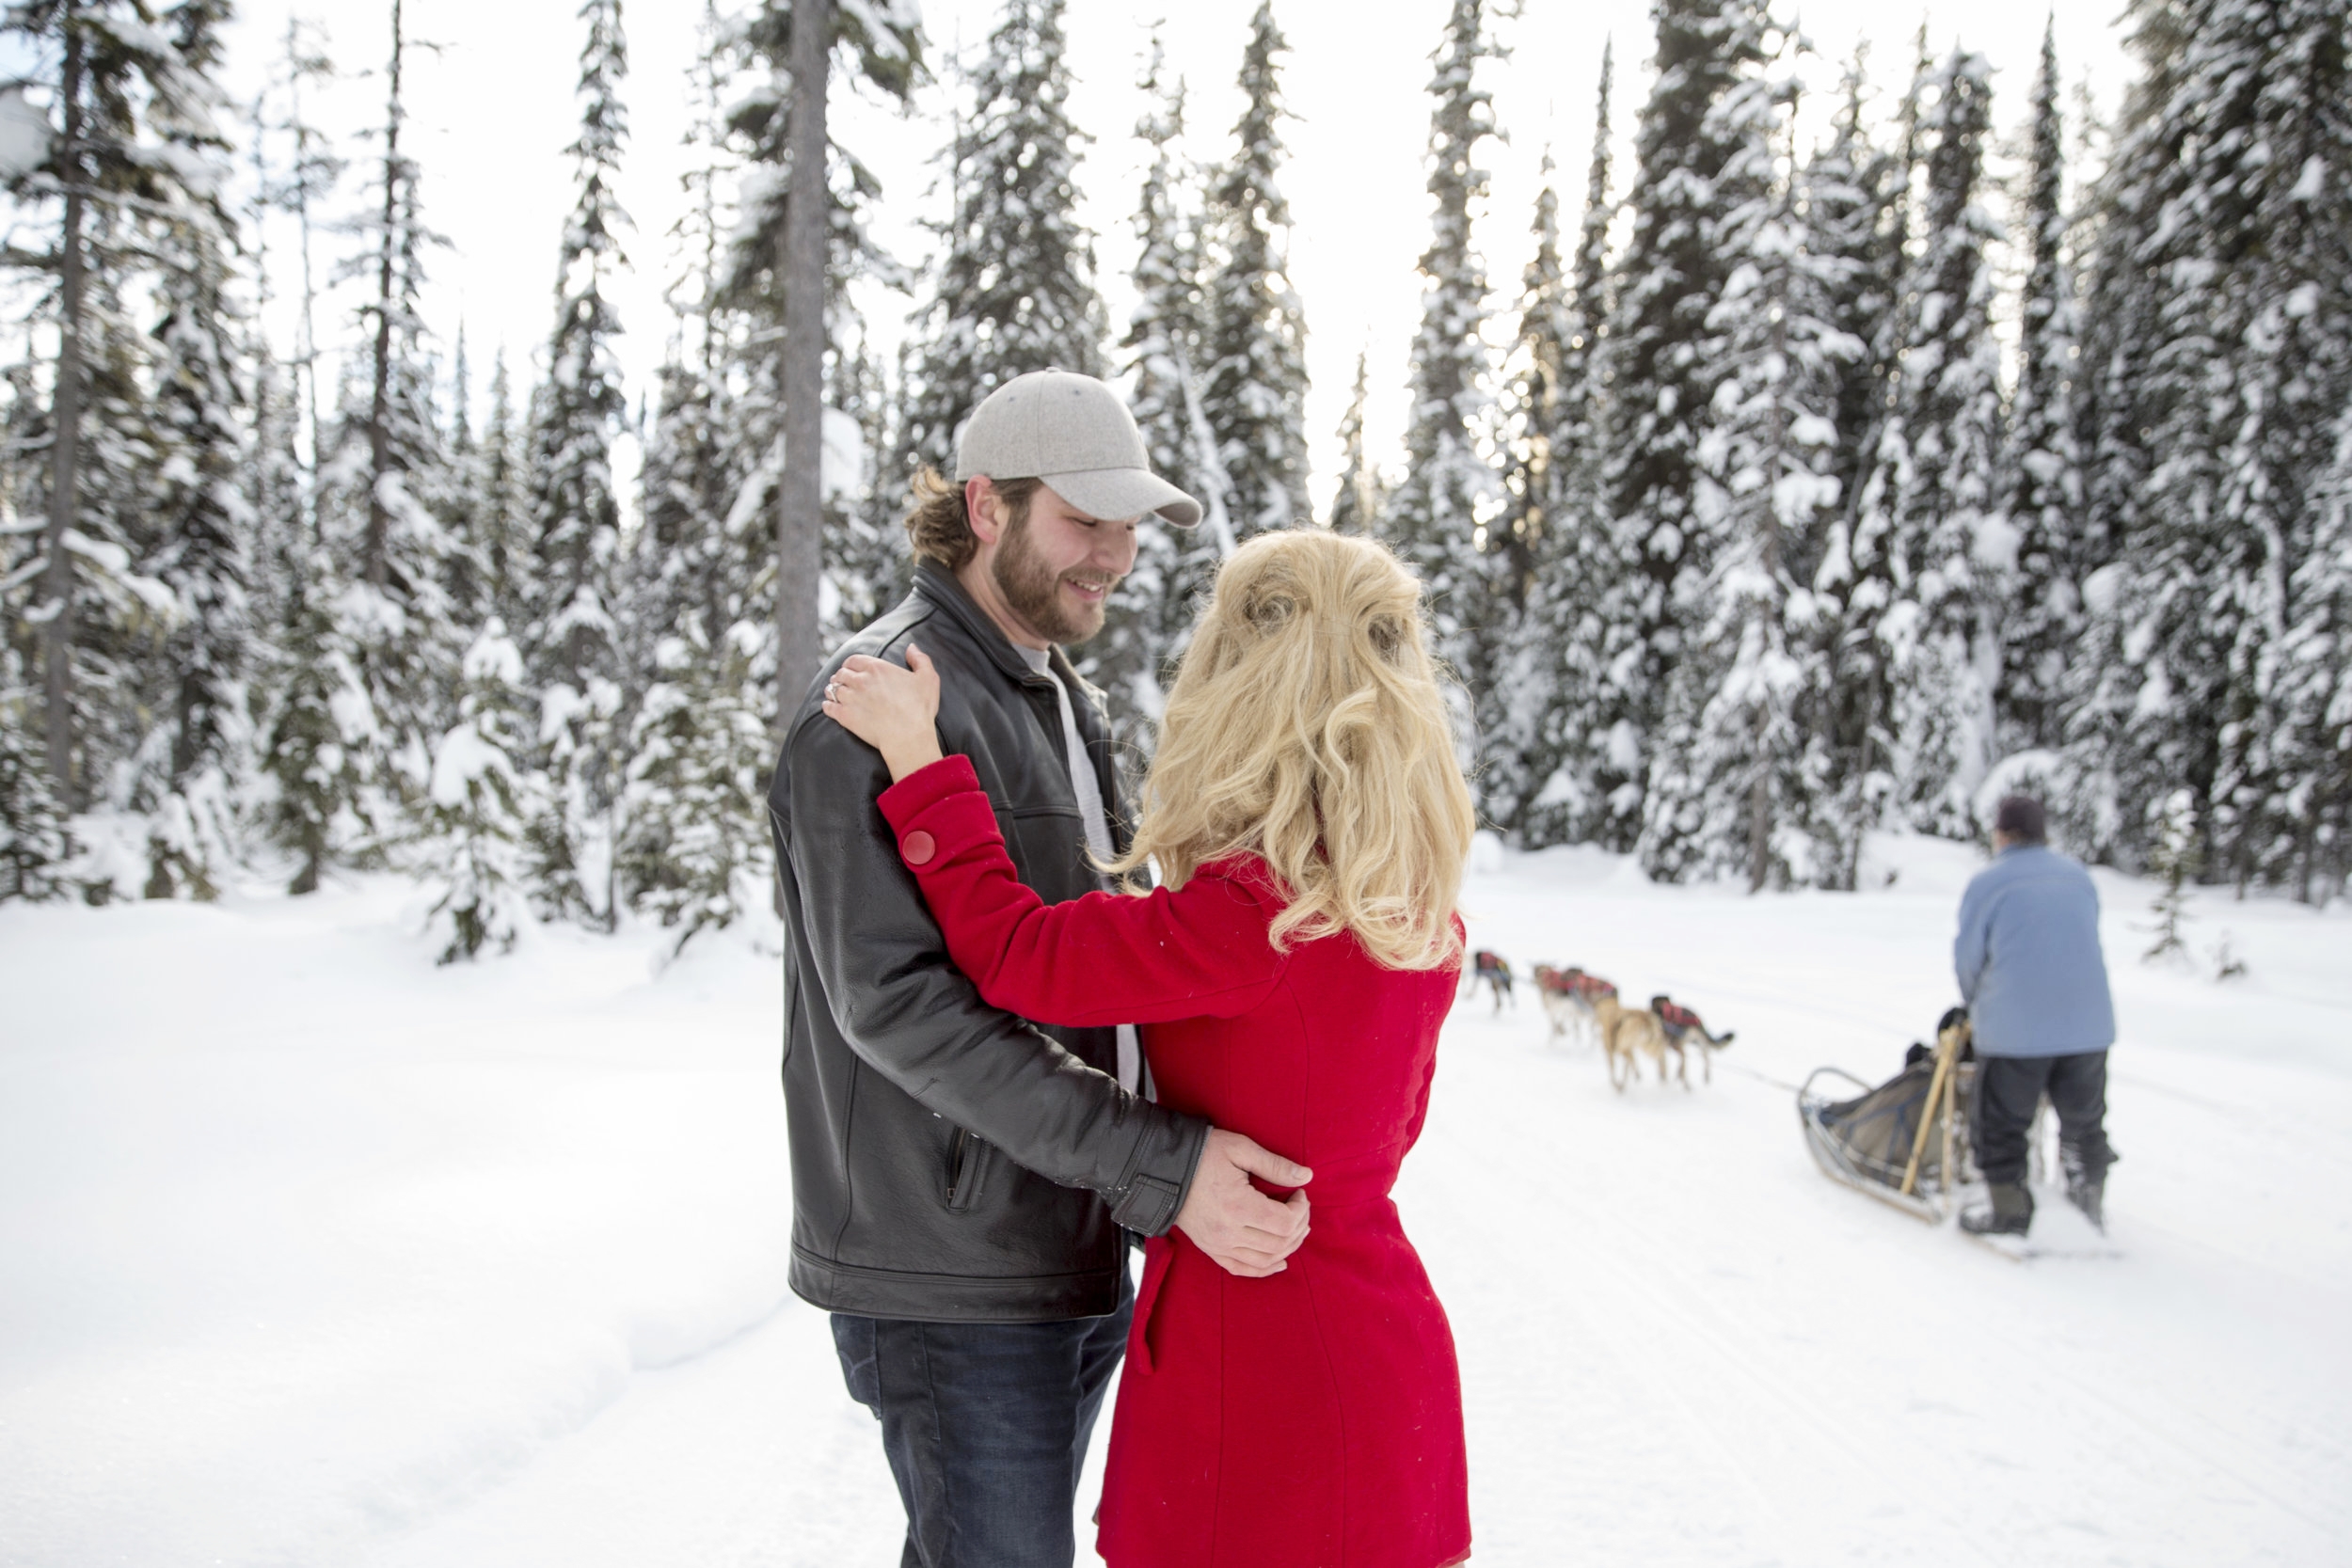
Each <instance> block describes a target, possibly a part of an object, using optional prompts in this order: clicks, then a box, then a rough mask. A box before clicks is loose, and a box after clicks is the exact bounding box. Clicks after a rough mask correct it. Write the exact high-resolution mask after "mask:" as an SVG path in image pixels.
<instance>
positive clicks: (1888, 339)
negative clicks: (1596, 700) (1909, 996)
mask: <svg viewBox="0 0 2352 1568" xmlns="http://www.w3.org/2000/svg"><path fill="white" fill-rule="evenodd" d="M1866 63H1867V55H1865V54H1864V53H1863V52H1861V51H1857V53H1856V55H1855V58H1854V61H1853V63H1852V64H1851V66H1850V67H1849V69H1848V71H1847V72H1846V77H1845V82H1844V85H1843V88H1842V91H1841V103H1840V107H1839V110H1838V117H1837V119H1836V130H1835V132H1834V134H1833V137H1832V140H1831V142H1830V144H1829V146H1828V147H1826V148H1825V149H1823V150H1822V151H1821V152H1820V154H1819V155H1817V157H1816V158H1815V160H1814V161H1813V164H1812V166H1810V168H1809V169H1808V183H1809V184H1810V186H1811V200H1810V201H1809V203H1808V211H1809V216H1810V219H1811V225H1810V227H1811V229H1812V230H1813V233H1812V235H1811V248H1812V249H1813V252H1814V253H1815V254H1816V255H1820V256H1823V257H1835V258H1836V259H1837V261H1838V262H1839V263H1840V267H1841V270H1842V277H1843V279H1844V282H1843V284H1842V286H1840V287H1835V288H1834V289H1833V293H1832V298H1831V309H1832V310H1833V312H1834V317H1835V319H1836V322H1837V324H1838V325H1839V326H1840V327H1841V328H1842V329H1844V330H1845V331H1847V332H1850V333H1851V334H1852V335H1853V336H1854V337H1855V338H1857V339H1858V340H1860V341H1861V342H1862V344H1863V353H1862V354H1861V356H1859V357H1857V358H1855V359H1853V360H1851V361H1850V362H1848V363H1846V364H1844V365H1842V366H1841V367H1839V372H1840V373H1839V374H1838V377H1837V382H1838V386H1837V399H1836V402H1837V416H1836V418H1837V432H1838V442H1837V451H1836V462H1835V465H1834V467H1833V472H1834V473H1835V474H1836V478H1837V480H1838V484H1839V493H1840V497H1841V501H1840V505H1839V509H1838V514H1837V515H1836V518H1835V519H1834V520H1833V522H1832V524H1831V526H1830V530H1829V533H1828V537H1827V538H1826V540H1825V541H1824V545H1823V548H1822V550H1821V554H1820V560H1819V561H1818V562H1815V564H1814V567H1813V577H1812V588H1813V592H1814V594H1815V595H1816V598H1817V602H1818V603H1819V604H1820V607H1821V609H1822V611H1823V613H1822V619H1821V623H1820V637H1821V640H1822V641H1823V643H1824V645H1825V647H1826V650H1827V657H1828V663H1829V669H1830V672H1831V675H1832V679H1831V683H1830V695H1829V701H1828V705H1827V708H1826V711H1825V712H1823V713H1821V714H1820V715H1819V716H1817V718H1816V721H1815V725H1814V736H1813V742H1812V743H1813V744H1814V745H1815V746H1816V747H1817V748H1819V749H1820V750H1821V751H1822V752H1825V753H1826V755H1827V758H1828V762H1827V766H1826V768H1825V771H1826V772H1827V773H1828V775H1829V776H1830V777H1832V778H1834V779H1835V780H1836V788H1835V792H1834V795H1833V796H1832V798H1830V799H1828V800H1822V801H1820V802H1818V803H1817V814H1816V818H1815V820H1816V823H1817V827H1818V830H1819V835H1820V837H1821V838H1822V839H1823V840H1825V841H1828V842H1831V843H1834V844H1835V845H1836V846H1837V847H1836V849H1834V850H1831V851H1829V855H1830V858H1831V860H1832V861H1833V862H1834V861H1836V859H1837V858H1838V857H1839V856H1842V857H1843V865H1842V869H1836V868H1834V867H1833V868H1825V870H1824V873H1823V876H1822V879H1821V882H1822V885H1823V886H1825V887H1832V888H1840V889H1847V890H1851V888H1853V887H1854V885H1855V879H1856V878H1857V877H1858V875H1859V874H1860V870H1861V857H1862V847H1863V839H1864V835H1865V834H1866V833H1867V832H1869V831H1870V830H1871V829H1873V828H1875V827H1877V826H1879V825H1880V824H1881V823H1883V822H1884V821H1885V820H1886V819H1887V816H1888V802H1889V800H1891V799H1892V797H1893V794H1894V774H1893V771H1892V768H1893V759H1894V757H1895V755H1896V752H1897V744H1896V737H1895V736H1894V734H1893V733H1892V729H1891V722H1890V720H1889V698H1888V693H1889V690H1890V689H1891V681H1892V677H1891V674H1890V670H1889V662H1888V661H1889V657H1890V655H1889V650H1888V647H1887V645H1886V643H1885V642H1884V641H1883V640H1882V638H1881V635H1880V633H1881V630H1882V621H1883V617H1884V616H1885V615H1886V613H1887V611H1888V610H1889V608H1890V607H1891V606H1892V605H1893V604H1894V603H1895V600H1896V596H1897V589H1896V557H1895V556H1894V555H1893V554H1892V553H1890V551H1889V550H1888V548H1887V544H1886V540H1887V530H1888V527H1889V524H1888V520H1887V516H1886V491H1885V488H1884V486H1885V483H1886V482H1885V480H1884V478H1883V476H1882V478H1881V481H1880V483H1879V484H1877V485H1876V486H1874V485H1873V484H1872V483H1871V477H1872V474H1873V472H1874V470H1875V468H1876V466H1877V460H1878V456H1879V453H1880V451H1881V449H1882V444H1883V441H1884V440H1885V438H1886V436H1887V434H1888V431H1889V429H1890V426H1891V425H1892V423H1893V421H1894V420H1895V418H1896V413H1897V408H1896V402H1897V398H1896V393H1897V389H1898V388H1899V372H1900V371H1901V368H1902V359H1901V356H1902V354H1903V351H1904V347H1905V343H1906V338H1907V334H1908V332H1909V329H1910V324H1911V322H1912V319H1913V318H1912V316H1911V314H1910V313H1909V311H1908V309H1906V300H1907V297H1908V293H1909V292H1910V291H1912V290H1913V288H1914V278H1913V274H1912V267H1913V261H1914V258H1913V246H1912V243H1911V233H1912V230H1913V227H1914V223H1915V216H1916V205H1917V204H1916V202H1915V199H1914V193H1913V186H1914V185H1915V183H1917V182H1918V178H1919V172H1920V166H1921V164H1922V163H1923V162H1924V160H1925V143H1924V141H1923V139H1922V134H1923V133H1922V121H1923V108H1924V104H1925V103H1926V99H1927V94H1928V91H1929V87H1930V84H1931V78H1932V76H1933V73H1934V71H1935V61H1934V58H1933V57H1932V56H1931V55H1930V54H1929V52H1928V34H1927V27H1926V24H1924V22H1923V23H1922V24H1921V26H1920V30H1919V34H1918V40H1917V48H1916V63H1915V66H1914V68H1913V71H1912V79H1911V85H1910V87H1909V88H1908V89H1907V90H1906V91H1905V93H1904V95H1903V100H1902V103H1901V106H1900V108H1899V111H1898V113H1897V115H1896V140H1895V145H1894V146H1893V148H1892V149H1882V148H1878V147H1876V146H1874V145H1873V144H1872V142H1871V139H1870V136H1869V133H1868V132H1867V129H1866V127H1865V124H1864V107H1865V94H1866V86H1867V84H1866V70H1865V67H1866Z"/></svg>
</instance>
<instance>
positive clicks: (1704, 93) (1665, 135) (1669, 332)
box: [1591, 0, 1766, 848]
mask: <svg viewBox="0 0 2352 1568" xmlns="http://www.w3.org/2000/svg"><path fill="white" fill-rule="evenodd" d="M1653 14H1654V15H1655V17H1656V21H1657V27H1658V57H1657V65H1658V81H1657V84H1656V86H1655V87H1653V88H1652V89H1651V92H1650V98H1649V102H1648V103H1647V104H1645V106H1644V108H1643V111H1642V118H1641V122H1640V126H1639V129H1638V130H1637V132H1636V133H1635V136H1634V151H1635V159H1636V166H1637V172H1636V174H1635V178H1634V183H1633V195H1632V198H1631V199H1630V203H1629V204H1630V206H1631V209H1632V227H1631V232H1630V234H1629V237H1628V240H1627V245H1626V249H1625V253H1624V255H1623V256H1622V257H1621V258H1620V259H1619V261H1618V263H1617V269H1616V277H1615V285H1614V304H1613V309H1612V316H1611V323H1610V328H1609V337H1608V342H1609V346H1608V358H1609V374H1610V383H1611V397H1610V414H1609V422H1608V427H1607V435H1606V437H1605V450H1606V451H1607V453H1608V455H1607V458H1606V460H1605V467H1604V470H1603V473H1602V476H1601V493H1602V497H1603V500H1604V505H1605V507H1606V511H1605V513H1604V515H1605V516H1607V517H1608V518H1609V519H1610V520H1611V521H1610V524H1609V526H1610V529H1611V531H1612V534H1613V537H1612V539H1611V540H1610V542H1609V552H1610V554H1611V555H1612V556H1613V558H1614V559H1615V560H1616V561H1619V562H1624V567H1623V574H1624V575H1623V577H1622V578H1621V580H1619V581H1617V582H1615V583H1613V586H1612V593H1613V598H1614V599H1615V605H1614V607H1613V610H1612V612H1611V613H1612V622H1611V626H1610V631H1609V637H1610V641H1609V644H1608V648H1607V651H1606V653H1605V655H1604V659H1605V664H1604V668H1606V669H1607V670H1608V671H1609V681H1610V689H1609V691H1608V693H1607V695H1606V697H1605V698H1604V701H1603V705H1602V716H1603V718H1604V719H1605V720H1606V723H1605V724H1604V725H1603V726H1600V727H1601V728H1602V729H1603V730H1604V732H1605V734H1606V736H1607V738H1606V739H1605V740H1604V741H1603V742H1602V745H1601V748H1600V755H1599V759H1598V763H1599V765H1598V766H1597V767H1596V768H1594V770H1593V783H1592V785H1591V789H1592V793H1593V794H1594V795H1595V796H1596V797H1597V799H1598V800H1601V801H1603V802H1606V809H1605V812H1604V813H1603V814H1602V816H1601V820H1600V821H1599V822H1598V823H1597V824H1596V827H1597V832H1599V834H1600V835H1601V836H1602V837H1603V839H1604V840H1605V841H1606V842H1608V843H1610V844H1611V845H1613V847H1620V848H1625V847H1631V846H1632V844H1633V842H1634V841H1635V839H1636V838H1637V836H1638V833H1639V830H1640V824H1641V821H1642V815H1643V814H1642V807H1641V792H1642V790H1641V781H1642V778H1643V775H1644V773H1645V770H1646V766H1647V759H1646V756H1645V749H1646V748H1647V747H1649V746H1650V745H1652V744H1653V743H1654V741H1655V738H1656V735H1657V732H1658V729H1659V725H1660V722H1661V718H1662V714H1661V705H1662V702H1663V699H1664V696H1665V693H1666V692H1667V691H1668V690H1669V689H1671V687H1672V685H1673V676H1674V667H1675V664H1676V662H1677V659H1678V658H1679V657H1680V655H1681V651H1682V646H1683V640H1684V638H1685V636H1686V635H1687V634H1688V632H1689V631H1691V630H1693V629H1695V628H1690V627H1686V626H1684V625H1683V624H1682V620H1681V616H1682V614H1683V611H1684V610H1685V609H1686V607H1688V606H1690V605H1691V604H1692V603H1693V602H1695V601H1696V600H1697V599H1698V598H1699V596H1700V595H1701V594H1702V593H1703V591H1704V586H1705V584H1706V582H1707V580H1708V574H1709V573H1710V572H1711V571H1712V570H1713V567H1714V548H1713V546H1714V544H1715V538H1714V536H1713V534H1712V533H1711V532H1710V531H1709V530H1708V527H1707V526H1706V520H1705V519H1702V518H1699V517H1697V516H1695V515H1692V501H1693V499H1694V498H1695V497H1696V496H1697V494H1698V489H1699V483H1698V482H1699V467H1700V460H1699V453H1698V445H1699V440H1700V438H1701V436H1702V435H1703V434H1704V430H1705V422H1706V414H1707V410H1708V408H1710V407H1711V406H1712V405H1713V404H1714V400H1715V388H1716V387H1717V385H1718V384H1719V382H1720V381H1721V379H1722V375H1723V372H1722V371H1721V369H1720V368H1719V367H1717V366H1716V365H1714V364H1713V363H1711V362H1710V361H1709V360H1708V356H1707V355H1705V354H1704V353H1700V352H1697V347H1696V341H1697V340H1698V339H1699V338H1700V337H1701V336H1702V335H1703V333H1704V332H1705V329H1706V322H1707V318H1708V312H1709V311H1710V310H1712V309H1714V306H1715V302H1716V301H1717V300H1719V299H1720V298H1722V296H1723V293H1724V285H1725V284H1726V283H1727V282H1728V281H1729V278H1730V274H1731V269H1732V266H1733V264H1734V262H1733V259H1732V258H1731V257H1730V256H1728V255H1724V254H1720V253H1718V252H1716V251H1715V250H1714V249H1713V247H1712V246H1711V245H1710V243H1709V242H1710V238H1711V236H1712V235H1713V233H1714V232H1715V229H1716V223H1715V220H1716V219H1717V218H1718V217H1719V215H1720V214H1719V211H1718V208H1717V197H1716V182H1717V181H1718V180H1719V179H1720V178H1721V177H1722V175H1723V171H1724V167H1725V166H1727V165H1728V164H1729V163H1730V162H1731V161H1732V159H1733V158H1734V157H1735V156H1737V155H1738V154H1739V152H1740V143H1739V142H1738V140H1737V138H1736V137H1735V136H1734V135H1732V132H1731V129H1730V127H1729V126H1728V125H1727V124H1726V122H1725V121H1724V118H1723V115H1722V108H1723V103H1724V98H1725V96H1726V95H1727V94H1729V93H1730V92H1731V91H1732V89H1733V88H1734V87H1737V86H1739V84H1740V82H1741V81H1742V80H1744V79H1746V78H1747V77H1748V76H1749V75H1750V74H1751V73H1752V72H1753V71H1754V70H1755V69H1756V67H1757V66H1758V65H1760V64H1761V63H1762V62H1763V60H1764V57H1765V30H1766V16H1765V10H1764V6H1763V4H1762V0H1658V3H1657V5H1656V6H1655V8H1654V13H1653Z"/></svg>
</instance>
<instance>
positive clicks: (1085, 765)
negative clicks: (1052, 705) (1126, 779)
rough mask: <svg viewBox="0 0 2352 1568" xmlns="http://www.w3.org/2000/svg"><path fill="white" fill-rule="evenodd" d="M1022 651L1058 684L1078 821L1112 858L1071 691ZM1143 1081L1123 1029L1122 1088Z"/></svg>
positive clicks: (1139, 1057)
mask: <svg viewBox="0 0 2352 1568" xmlns="http://www.w3.org/2000/svg"><path fill="white" fill-rule="evenodd" d="M1013 646H1014V647H1016V648H1020V649H1021V657H1022V659H1023V660H1024V661H1025V662H1026V663H1027V665H1028V666H1029V668H1030V669H1032V670H1034V671H1036V672H1037V673H1039V674H1041V675H1043V676H1044V677H1045V678H1046V679H1047V680H1049V681H1052V682H1053V683H1054V695H1055V696H1056V697H1057V698H1058V699H1060V702H1061V735H1062V747H1063V751H1064V752H1065V756H1066V760H1067V762H1068V765H1069V768H1070V787H1071V789H1072V791H1073V792H1074V793H1075V794H1076V795H1077V797H1078V820H1079V823H1080V825H1081V826H1082V827H1083V828H1084V829H1085V831H1086V835H1087V847H1088V848H1089V849H1091V850H1093V851H1094V858H1095V859H1096V860H1101V861H1107V860H1109V859H1110V858H1111V852H1112V849H1111V824H1110V812H1109V810H1108V809H1107V808H1106V807H1105V806H1104V804H1103V786H1102V784H1101V783H1100V782H1099V781H1097V780H1096V778H1095V776H1094V764H1093V762H1092V761H1091V760H1090V759H1089V757H1088V756H1087V745H1086V741H1085V739H1084V738H1083V737H1082V736H1080V735H1079V734H1078V716H1077V714H1076V713H1075V712H1073V710H1072V708H1071V705H1070V689H1069V688H1068V687H1066V686H1064V685H1063V684H1062V681H1061V677H1060V676H1059V675H1057V674H1056V673H1054V663H1053V658H1052V656H1051V655H1049V654H1048V653H1046V651H1045V650H1044V649H1042V648H1025V647H1021V644H1019V643H1017V642H1016V643H1014V644H1013ZM1142 1081H1143V1046H1142V1042H1140V1041H1139V1040H1137V1039H1136V1026H1135V1025H1134V1024H1132V1023H1122V1024H1120V1026H1119V1085H1120V1087H1121V1088H1123V1089H1125V1090H1127V1091H1128V1092H1129V1093H1133V1092H1135V1090H1136V1085H1139V1084H1140V1083H1142Z"/></svg>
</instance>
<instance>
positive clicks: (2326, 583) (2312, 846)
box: [2269, 406, 2352, 903]
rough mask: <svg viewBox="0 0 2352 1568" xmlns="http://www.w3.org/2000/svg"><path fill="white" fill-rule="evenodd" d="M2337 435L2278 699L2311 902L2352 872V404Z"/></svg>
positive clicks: (2298, 891) (2287, 814)
mask: <svg viewBox="0 0 2352 1568" xmlns="http://www.w3.org/2000/svg"><path fill="white" fill-rule="evenodd" d="M2336 432H2337V434H2336V458H2335V462H2334V464H2333V465H2332V466H2331V467H2330V468H2329V470H2328V475H2327V478H2326V480H2325V482H2324V483H2322V484H2321V485H2320V486H2318V494H2317V496H2316V498H2315V499H2316V502H2317V516H2316V518H2315V519H2314V521H2315V525H2316V526H2315V528H2314V530H2313V533H2312V541H2311V546H2310V548H2309V549H2308V550H2307V551H2306V552H2305V553H2304V556H2303V559H2302V562H2301V563H2300V564H2299V565H2297V567H2296V575H2295V578H2293V580H2291V581H2290V582H2289V583H2288V585H2287V586H2288V594H2289V598H2290V602H2291V605H2292V610H2293V615H2294V619H2293V620H2291V621H2288V622H2286V623H2285V625H2284V628H2283V629H2284V633H2285V635H2284V637H2283V638H2282V639H2281V645H2280V654H2279V658H2278V666H2277V673H2276V674H2275V676H2274V677H2273V681H2272V686H2271V690H2270V693H2269V696H2270V709H2271V713H2272V715H2273V720H2272V721H2273V722H2274V723H2275V725H2276V726H2277V728H2276V729H2275V730H2274V732H2273V735H2274V737H2275V739H2274V743H2275V745H2276V746H2277V749H2278V753H2279V763H2278V769H2277V785H2278V788H2279V791H2280V803H2279V806H2278V807H2277V808H2276V809H2277V811H2278V813H2279V815H2280V816H2281V817H2283V818H2285V819H2286V820H2287V821H2289V822H2291V823H2292V824H2293V831H2294V834H2295V846H2294V850H2293V861H2292V863H2291V864H2284V865H2282V866H2281V867H2280V875H2281V877H2282V879H2284V880H2285V881H2286V882H2287V884H2288V885H2289V886H2290V887H2292V888H2293V889H2294V891H2295V895H2296V897H2297V898H2300V899H2301V900H2303V901H2304V902H2305V903H2324V902H2326V901H2327V900H2328V898H2329V897H2330V896H2337V895H2342V894H2343V893H2344V891H2345V888H2344V881H2345V878H2346V875H2347V873H2352V856H2347V854H2346V848H2347V847H2352V406H2347V407H2346V408H2345V410H2344V414H2343V416H2342V417H2341V418H2339V419H2338V420H2337V421H2336Z"/></svg>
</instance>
